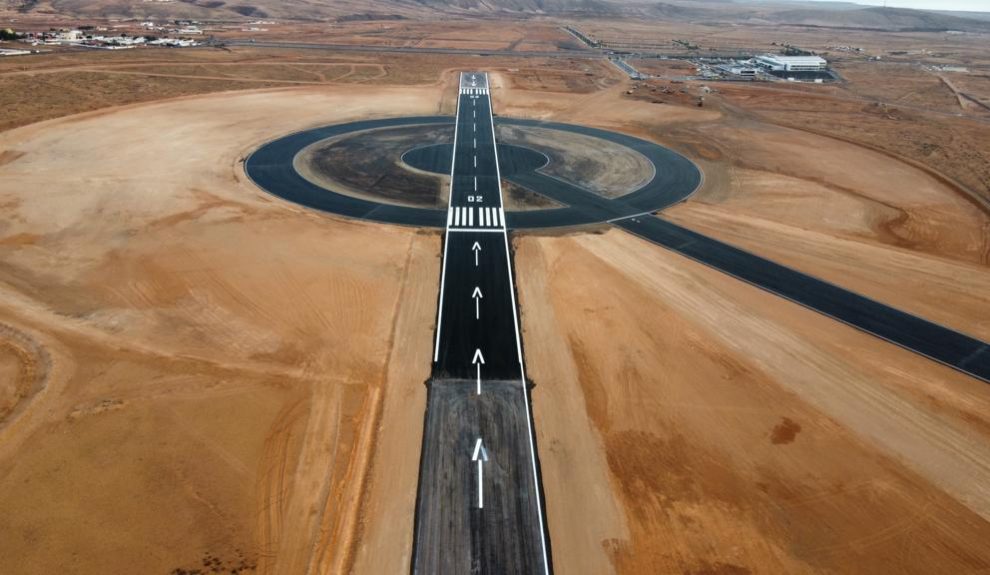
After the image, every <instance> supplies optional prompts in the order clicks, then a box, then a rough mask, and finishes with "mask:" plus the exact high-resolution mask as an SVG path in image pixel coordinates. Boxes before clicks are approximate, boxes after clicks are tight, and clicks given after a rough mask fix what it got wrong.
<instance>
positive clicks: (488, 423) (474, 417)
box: [412, 73, 550, 575]
mask: <svg viewBox="0 0 990 575" xmlns="http://www.w3.org/2000/svg"><path fill="white" fill-rule="evenodd" d="M459 92H460V93H459V96H458V104H457V123H456V128H455V133H454V145H453V149H452V150H451V156H452V160H451V162H450V164H451V171H450V174H451V187H450V202H449V206H448V209H447V211H446V212H445V219H444V223H445V227H446V233H445V241H444V254H443V266H442V271H441V278H440V298H439V303H438V310H437V328H436V341H435V344H434V354H433V374H432V377H431V379H430V381H429V382H428V383H427V386H428V390H429V392H428V396H427V410H426V421H425V425H424V431H423V450H422V455H421V458H420V476H419V487H418V491H417V496H416V520H415V536H414V543H413V559H412V573H414V574H424V575H425V574H431V575H432V574H435V573H478V574H496V573H550V563H549V557H550V553H549V551H548V548H547V537H546V530H545V528H544V525H545V524H544V517H543V507H542V501H541V490H540V486H539V470H538V462H537V458H536V445H535V436H534V434H533V428H532V420H531V412H530V395H529V388H528V387H527V385H526V377H525V369H524V366H523V356H522V340H521V334H520V331H519V315H518V310H517V308H516V301H515V287H514V285H513V279H512V265H511V261H510V253H509V242H508V236H507V233H508V232H507V229H506V226H505V213H504V209H503V206H502V194H501V186H500V177H499V166H498V161H497V152H496V145H495V132H494V127H493V123H492V114H491V100H490V98H489V94H488V82H487V77H486V76H485V75H484V74H482V73H463V74H462V75H461V82H460V89H459ZM437 155H438V152H436V151H432V152H428V153H426V156H427V157H433V156H437Z"/></svg>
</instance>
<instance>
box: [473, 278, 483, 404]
mask: <svg viewBox="0 0 990 575" xmlns="http://www.w3.org/2000/svg"><path fill="white" fill-rule="evenodd" d="M475 289H477V288H475ZM471 363H473V364H474V365H476V366H478V391H477V395H481V366H482V365H483V364H484V363H485V356H483V355H481V350H480V349H476V350H474V359H473V360H471Z"/></svg>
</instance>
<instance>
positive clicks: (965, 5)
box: [816, 0, 990, 12]
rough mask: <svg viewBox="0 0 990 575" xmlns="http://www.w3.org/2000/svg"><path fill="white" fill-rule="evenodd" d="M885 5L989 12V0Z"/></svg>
mask: <svg viewBox="0 0 990 575" xmlns="http://www.w3.org/2000/svg"><path fill="white" fill-rule="evenodd" d="M816 1H819V0H816ZM851 1H853V2H856V3H857V4H868V5H871V6H883V0H851ZM887 6H889V7H891V8H894V7H897V8H920V9H923V10H968V11H970V12H990V0H887Z"/></svg>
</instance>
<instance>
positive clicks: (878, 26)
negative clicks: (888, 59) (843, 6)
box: [767, 7, 990, 32]
mask: <svg viewBox="0 0 990 575" xmlns="http://www.w3.org/2000/svg"><path fill="white" fill-rule="evenodd" d="M767 18H768V19H769V20H771V21H774V22H777V23H780V24H796V25H803V26H820V27H823V28H862V29H871V30H890V31H896V30H924V31H942V30H962V31H968V32H987V31H990V22H988V21H986V20H980V19H976V18H968V17H961V16H956V15H950V14H946V13H944V12H929V11H926V10H910V9H907V8H881V7H870V8H857V9H853V10H816V9H802V10H783V11H779V12H773V13H771V14H769V15H768V16H767Z"/></svg>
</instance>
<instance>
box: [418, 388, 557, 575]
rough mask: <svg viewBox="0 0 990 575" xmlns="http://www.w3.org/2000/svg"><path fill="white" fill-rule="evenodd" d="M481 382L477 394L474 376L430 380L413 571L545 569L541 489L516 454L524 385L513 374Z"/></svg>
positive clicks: (523, 438)
mask: <svg viewBox="0 0 990 575" xmlns="http://www.w3.org/2000/svg"><path fill="white" fill-rule="evenodd" d="M483 386H484V389H483V393H482V394H481V395H475V394H474V393H473V392H472V391H471V390H473V389H474V387H475V381H474V380H457V379H446V380H432V381H431V382H430V383H429V384H428V390H429V391H428V396H427V404H428V405H429V408H428V410H427V417H426V424H425V427H424V430H423V436H424V441H423V451H422V454H421V459H420V479H419V481H420V489H419V493H418V499H417V514H416V521H417V529H416V537H415V555H414V560H413V573H424V574H426V573H430V574H432V573H455V574H456V573H491V574H495V573H498V574H501V573H544V572H545V571H544V568H543V566H542V562H543V560H542V548H541V540H542V538H541V532H540V524H539V522H537V521H534V520H533V514H534V513H535V512H536V511H535V510H536V509H537V501H536V498H537V497H539V490H538V487H537V485H536V483H535V480H534V479H535V478H534V475H533V471H532V468H531V467H530V460H529V458H528V457H520V454H525V453H527V452H528V450H529V437H528V435H527V430H528V425H527V421H526V420H525V417H526V412H525V410H523V409H521V406H520V405H519V402H520V398H522V397H524V390H523V389H522V388H520V380H518V379H516V380H511V381H492V380H485V381H484V382H483ZM465 390H468V391H467V392H466V391H465ZM479 438H481V439H483V443H482V444H481V446H480V447H482V448H484V453H482V452H481V450H479V451H478V453H477V456H476V454H475V448H476V447H478V439H479ZM479 462H480V463H481V465H480V467H479V465H478V463H479Z"/></svg>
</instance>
